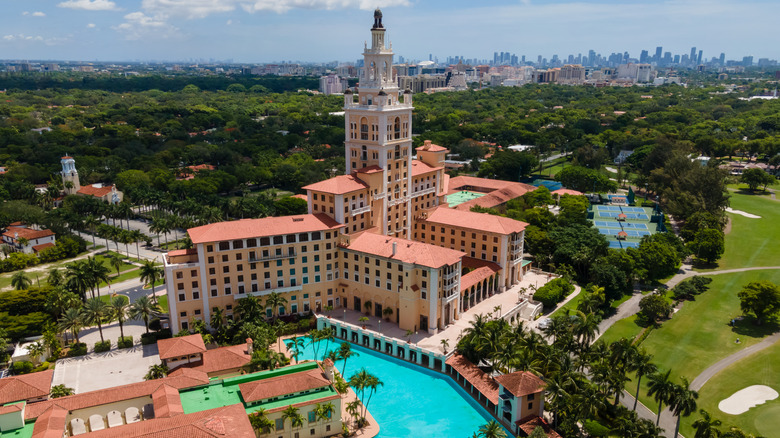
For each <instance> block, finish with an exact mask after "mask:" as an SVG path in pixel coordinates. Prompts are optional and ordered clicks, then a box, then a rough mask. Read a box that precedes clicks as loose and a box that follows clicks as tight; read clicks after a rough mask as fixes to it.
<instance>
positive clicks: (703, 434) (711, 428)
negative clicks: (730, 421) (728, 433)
mask: <svg viewBox="0 0 780 438" xmlns="http://www.w3.org/2000/svg"><path fill="white" fill-rule="evenodd" d="M699 414H701V418H699V419H698V420H696V421H694V422H693V428H694V429H696V434H695V435H694V436H693V438H718V437H720V435H721V433H720V430H719V429H718V427H720V425H721V422H720V420H718V419H715V418H712V416H710V413H709V412H707V411H705V410H704V409H699Z"/></svg>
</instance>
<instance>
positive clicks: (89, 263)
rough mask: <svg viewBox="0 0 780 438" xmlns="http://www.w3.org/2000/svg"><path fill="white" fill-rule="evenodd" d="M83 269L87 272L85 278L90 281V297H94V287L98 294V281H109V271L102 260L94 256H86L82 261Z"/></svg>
mask: <svg viewBox="0 0 780 438" xmlns="http://www.w3.org/2000/svg"><path fill="white" fill-rule="evenodd" d="M84 270H85V272H86V273H87V278H88V280H89V282H90V288H91V289H92V297H93V298H94V297H95V288H97V294H98V295H100V283H101V282H103V281H105V282H106V284H108V283H109V278H108V274H109V273H111V271H110V270H109V269H108V268H107V267H106V265H104V264H103V262H102V261H100V260H98V259H97V258H96V257H91V256H88V257H87V260H86V261H85V262H84Z"/></svg>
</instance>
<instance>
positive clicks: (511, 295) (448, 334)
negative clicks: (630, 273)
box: [274, 272, 550, 354]
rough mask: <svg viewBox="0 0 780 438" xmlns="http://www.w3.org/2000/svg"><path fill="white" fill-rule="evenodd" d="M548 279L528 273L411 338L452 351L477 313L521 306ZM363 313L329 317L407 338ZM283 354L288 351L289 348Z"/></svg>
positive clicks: (343, 312) (343, 311) (339, 313)
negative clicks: (442, 324)
mask: <svg viewBox="0 0 780 438" xmlns="http://www.w3.org/2000/svg"><path fill="white" fill-rule="evenodd" d="M549 279H550V278H549V277H548V275H547V274H537V273H534V272H528V273H527V274H526V275H525V276H524V277H523V280H522V281H521V282H520V283H518V284H516V285H514V286H512V287H511V288H510V289H507V290H506V291H504V292H502V293H499V294H496V295H493V296H492V297H490V298H488V299H486V300H484V301H482V302H481V303H479V304H477V305H475V306H473V307H471V308H470V309H469V310H467V311H465V312H461V314H460V319H458V320H456V321H453V322H452V323H451V324H449V325H448V326H446V327H445V328H444V329H442V330H439V331H438V333H436V334H430V333H428V332H424V331H418V332H417V333H415V334H414V335H412V336H411V338H410V341H411V343H413V344H416V345H419V346H420V347H423V348H426V349H428V350H431V351H436V352H441V353H443V352H444V351H443V349H442V345H441V340H442V339H447V342H448V343H449V347H447V353H449V352H451V351H452V350H453V349H454V348H455V346H456V345H457V343H458V339H459V338H460V335H461V332H462V331H463V330H465V329H466V328H468V327H470V326H471V322H472V321H474V319H475V318H476V315H486V314H488V313H492V312H494V311H495V310H494V309H495V308H496V307H497V306H498V307H500V308H501V310H500V314H501V315H504V314H506V313H507V312H509V311H510V310H512V309H513V308H514V307H515V306H517V305H518V303H519V302H520V295H521V294H522V289H523V288H526V292H527V293H531V292H532V290H531V286H533V287H536V288H539V287H542V286H543V285H545V284H546V283H547V282H548V281H549ZM318 316H327V314H318ZM364 316H366V315H365V314H363V313H361V312H356V311H354V310H350V309H344V308H340V309H334V310H333V311H332V312H330V317H331V318H333V319H336V320H340V321H346V322H348V323H350V324H353V325H356V326H365V327H366V329H368V330H372V331H375V332H379V333H382V334H383V335H385V336H390V337H393V338H396V339H401V340H404V341H406V339H407V337H406V330H402V329H401V328H399V327H398V325H397V324H396V323H395V322H388V321H385V320H384V319H380V318H377V317H375V316H371V317H369V320H368V321H367V322H365V323H363V322H360V318H362V317H364ZM526 324H529V322H528V321H526ZM275 345H276V344H275ZM275 345H274V348H275ZM283 353H285V354H287V352H286V351H284V352H283Z"/></svg>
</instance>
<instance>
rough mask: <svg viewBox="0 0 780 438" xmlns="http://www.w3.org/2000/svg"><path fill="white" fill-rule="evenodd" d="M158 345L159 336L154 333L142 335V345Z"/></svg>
mask: <svg viewBox="0 0 780 438" xmlns="http://www.w3.org/2000/svg"><path fill="white" fill-rule="evenodd" d="M156 343H157V336H156V335H155V334H154V333H144V334H142V335H141V345H152V344H156Z"/></svg>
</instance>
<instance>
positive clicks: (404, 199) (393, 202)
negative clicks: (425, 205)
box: [387, 196, 409, 207]
mask: <svg viewBox="0 0 780 438" xmlns="http://www.w3.org/2000/svg"><path fill="white" fill-rule="evenodd" d="M408 200H409V197H408V196H403V197H400V198H397V199H391V200H390V201H388V202H387V206H388V207H392V206H394V205H396V204H401V203H403V202H407V201H408Z"/></svg>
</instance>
